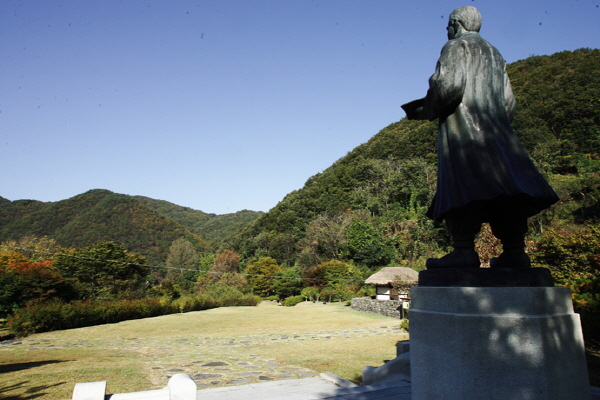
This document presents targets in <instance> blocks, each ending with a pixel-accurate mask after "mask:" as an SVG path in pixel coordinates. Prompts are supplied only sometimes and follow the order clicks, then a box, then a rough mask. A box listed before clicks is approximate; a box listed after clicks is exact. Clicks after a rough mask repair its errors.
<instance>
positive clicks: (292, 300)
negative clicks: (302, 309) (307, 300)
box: [281, 295, 304, 307]
mask: <svg viewBox="0 0 600 400" xmlns="http://www.w3.org/2000/svg"><path fill="white" fill-rule="evenodd" d="M303 301H304V296H301V295H300V296H292V297H288V298H287V299H285V300H284V301H282V302H281V305H283V306H286V307H293V306H295V305H296V304H298V303H302V302H303Z"/></svg>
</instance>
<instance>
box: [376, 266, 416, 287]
mask: <svg viewBox="0 0 600 400" xmlns="http://www.w3.org/2000/svg"><path fill="white" fill-rule="evenodd" d="M418 280H419V273H418V272H417V271H415V270H414V269H412V268H407V267H387V268H382V269H381V271H379V272H377V273H376V274H373V275H371V276H370V277H368V278H367V280H366V281H365V283H366V284H368V285H377V286H380V285H381V286H386V285H391V283H392V282H394V281H404V282H416V281H418Z"/></svg>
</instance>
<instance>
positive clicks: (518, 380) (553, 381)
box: [410, 287, 590, 400]
mask: <svg viewBox="0 0 600 400" xmlns="http://www.w3.org/2000/svg"><path fill="white" fill-rule="evenodd" d="M411 296H412V308H411V309H410V342H411V378H412V379H411V380H412V399H413V400H440V399H443V400H447V399H460V400H469V399H477V400H480V399H489V400H492V399H497V400H506V399H511V400H519V399H523V400H525V399H526V400H542V399H543V400H550V399H553V400H563V399H570V400H589V399H590V388H589V380H588V374H587V366H586V362H585V350H584V344H583V337H582V334H581V324H580V321H579V315H578V314H575V313H573V306H572V302H571V295H570V292H569V290H568V289H567V288H558V287H414V288H413V289H412V291H411Z"/></svg>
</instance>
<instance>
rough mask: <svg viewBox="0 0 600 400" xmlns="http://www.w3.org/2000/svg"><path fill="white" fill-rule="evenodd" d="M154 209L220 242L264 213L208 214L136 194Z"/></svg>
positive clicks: (195, 231)
mask: <svg viewBox="0 0 600 400" xmlns="http://www.w3.org/2000/svg"><path fill="white" fill-rule="evenodd" d="M134 198H135V199H136V200H138V201H139V202H141V203H143V204H145V205H147V206H148V207H150V208H152V209H153V210H154V211H156V212H158V213H160V214H162V215H164V216H166V217H169V218H171V219H172V220H173V221H175V222H178V223H180V224H181V225H183V226H185V227H186V228H187V229H189V230H190V232H192V233H195V234H196V235H199V236H200V237H202V238H203V239H205V240H208V241H211V242H219V241H221V240H223V239H225V238H226V237H227V236H230V235H232V234H233V233H235V232H237V231H238V230H240V229H241V228H243V227H244V226H246V225H248V224H249V223H250V222H253V221H254V220H255V219H256V218H258V217H259V216H261V215H262V214H264V213H263V212H262V211H250V210H242V211H238V212H235V213H231V214H222V215H217V214H207V213H205V212H202V211H199V210H194V209H193V208H189V207H183V206H178V205H177V204H173V203H170V202H168V201H164V200H156V199H151V198H149V197H144V196H134Z"/></svg>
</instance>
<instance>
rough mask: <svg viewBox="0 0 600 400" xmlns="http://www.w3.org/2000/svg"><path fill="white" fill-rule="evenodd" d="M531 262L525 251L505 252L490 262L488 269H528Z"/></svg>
mask: <svg viewBox="0 0 600 400" xmlns="http://www.w3.org/2000/svg"><path fill="white" fill-rule="evenodd" d="M529 267H531V260H530V259H529V256H528V255H527V253H525V251H523V250H521V249H519V250H512V251H511V250H506V251H504V252H503V253H502V254H500V256H499V257H494V258H492V259H491V260H490V268H529Z"/></svg>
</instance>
